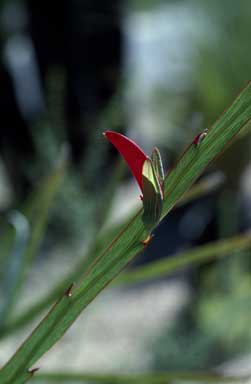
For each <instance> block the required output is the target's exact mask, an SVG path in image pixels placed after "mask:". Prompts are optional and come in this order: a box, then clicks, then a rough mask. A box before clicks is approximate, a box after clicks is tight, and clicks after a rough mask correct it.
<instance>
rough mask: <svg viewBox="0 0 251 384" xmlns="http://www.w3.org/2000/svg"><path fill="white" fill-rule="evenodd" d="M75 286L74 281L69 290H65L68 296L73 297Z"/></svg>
mask: <svg viewBox="0 0 251 384" xmlns="http://www.w3.org/2000/svg"><path fill="white" fill-rule="evenodd" d="M73 286H74V283H71V285H70V286H69V288H67V290H66V291H65V296H67V297H71V296H72V288H73Z"/></svg>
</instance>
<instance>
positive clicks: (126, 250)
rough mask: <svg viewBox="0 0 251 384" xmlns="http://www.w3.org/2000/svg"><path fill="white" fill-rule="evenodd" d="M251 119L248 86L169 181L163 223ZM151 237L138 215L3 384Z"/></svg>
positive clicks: (1, 376)
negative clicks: (183, 196) (199, 177)
mask: <svg viewBox="0 0 251 384" xmlns="http://www.w3.org/2000/svg"><path fill="white" fill-rule="evenodd" d="M250 118H251V84H250V83H249V84H248V85H247V87H246V88H244V90H243V91H242V92H241V93H240V95H239V96H238V97H237V98H236V100H235V101H234V102H233V104H232V105H231V106H230V107H229V109H228V110H226V111H225V113H224V114H223V115H222V116H221V117H220V118H219V120H218V121H217V122H216V123H215V124H214V125H213V127H212V128H211V129H210V130H209V132H208V134H207V136H206V138H205V139H204V140H203V141H202V142H201V144H200V145H199V146H195V145H194V144H193V143H192V144H191V145H190V146H189V147H188V148H187V150H186V151H185V152H184V154H183V156H182V157H181V158H180V160H179V161H178V163H177V165H176V166H175V167H174V168H173V169H172V170H171V171H170V173H169V174H168V176H167V177H166V178H165V183H164V192H165V200H164V205H163V212H162V218H164V217H165V216H166V215H167V213H168V212H169V211H170V210H171V209H172V208H173V206H174V205H175V204H176V203H177V202H178V201H179V199H180V198H181V196H182V195H183V194H184V193H185V192H186V191H187V190H188V188H190V187H191V186H192V184H193V183H194V181H195V180H196V179H197V178H198V176H199V175H200V174H201V173H202V172H203V170H204V169H205V167H206V166H208V165H209V164H210V163H211V161H213V159H214V158H215V157H216V156H218V155H219V154H220V153H221V152H222V150H223V149H224V148H225V147H226V146H227V144H229V143H230V141H231V140H232V139H233V138H234V137H235V135H236V134H237V133H238V132H239V130H240V129H241V128H242V127H243V126H244V125H245V124H246V123H247V122H248V121H249V120H250ZM148 235H149V234H148V232H147V231H146V229H145V228H144V226H143V223H142V210H140V211H139V212H138V214H137V215H136V216H135V217H134V218H133V219H132V220H131V221H130V222H129V223H128V224H127V226H126V227H125V228H124V229H123V230H122V231H121V232H120V233H119V234H118V235H117V237H116V238H115V239H114V240H113V241H112V243H111V244H110V245H109V246H108V247H107V248H106V249H105V250H104V251H103V252H102V253H101V254H100V255H99V256H98V257H97V258H96V260H95V261H94V263H93V264H92V265H91V267H90V269H89V271H88V272H87V273H86V275H85V276H83V279H82V280H81V282H80V284H79V285H77V286H76V287H74V288H73V289H71V290H69V289H67V290H66V292H65V294H64V295H63V296H62V297H61V298H60V299H59V300H58V302H57V303H56V304H55V305H54V307H53V308H52V309H51V310H50V312H49V313H48V315H47V316H46V317H45V318H44V319H43V320H42V321H41V322H40V324H39V325H38V326H37V328H36V329H35V330H34V331H33V332H32V334H31V335H30V336H29V337H28V338H27V339H26V340H25V341H24V343H23V344H22V345H21V347H20V348H19V349H18V351H17V352H16V353H15V354H14V355H13V357H12V358H11V359H10V360H9V362H8V363H7V364H6V365H5V366H4V367H3V368H2V370H1V371H0V382H1V384H22V383H25V382H26V381H27V380H28V379H29V378H30V377H28V376H27V374H28V373H27V372H28V370H29V369H30V368H31V367H32V366H33V365H34V364H35V363H36V361H37V360H38V359H39V358H40V357H41V356H42V355H43V354H44V353H45V352H47V351H48V350H49V349H50V348H51V347H52V346H53V345H54V344H55V343H56V342H57V341H58V340H59V339H60V338H61V337H62V336H63V334H64V333H65V332H66V331H67V329H68V328H69V327H70V326H71V324H72V323H73V322H74V321H75V320H76V318H77V317H78V316H79V314H80V313H81V312H82V311H83V309H84V308H86V306H87V305H88V304H89V303H90V302H91V301H92V300H94V299H95V297H96V296H97V295H98V293H99V292H101V291H102V290H103V289H104V288H105V287H106V286H107V285H108V284H109V283H110V282H111V281H112V280H113V279H114V278H115V277H116V276H117V275H118V274H119V273H120V272H121V271H122V269H123V268H125V267H126V266H127V264H128V263H129V262H131V261H132V259H133V258H134V257H136V256H137V255H138V254H139V253H140V252H142V250H143V249H144V248H145V246H146V244H143V243H142V241H143V240H145V239H146V238H147V237H148ZM66 288H67V287H66Z"/></svg>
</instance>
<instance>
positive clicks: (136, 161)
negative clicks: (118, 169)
mask: <svg viewBox="0 0 251 384" xmlns="http://www.w3.org/2000/svg"><path fill="white" fill-rule="evenodd" d="M104 135H105V136H106V137H107V139H108V140H109V141H110V142H111V143H112V144H113V145H114V146H115V147H116V148H117V150H118V151H119V152H120V154H121V155H122V156H123V158H124V159H125V161H126V162H127V164H128V166H129V168H130V170H131V172H132V174H133V176H134V177H135V179H136V180H137V182H138V184H139V187H140V189H141V191H142V169H143V164H144V162H145V160H146V159H147V158H148V157H147V156H146V154H145V153H144V152H143V151H142V149H141V148H140V147H139V146H138V145H137V144H136V143H134V141H132V140H130V139H128V137H126V136H124V135H121V134H120V133H117V132H113V131H105V132H104Z"/></svg>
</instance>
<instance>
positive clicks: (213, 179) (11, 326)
mask: <svg viewBox="0 0 251 384" xmlns="http://www.w3.org/2000/svg"><path fill="white" fill-rule="evenodd" d="M223 181H224V177H223V175H222V174H220V173H216V174H213V175H210V176H207V177H206V178H203V180H201V181H199V182H198V183H196V184H195V185H194V186H193V187H192V188H191V189H190V190H189V191H187V192H186V193H185V194H184V195H183V196H182V197H181V199H180V200H179V203H178V205H177V206H180V205H182V204H187V203H189V202H191V201H192V200H194V199H197V198H199V197H201V196H204V195H205V194H207V193H211V192H213V191H214V190H215V189H216V188H218V187H219V186H220V185H221V184H222V183H223ZM126 221H128V220H125V221H124V222H123V223H122V224H119V225H115V226H114V227H112V228H110V229H107V230H106V231H104V233H103V234H101V236H98V237H97V238H96V239H94V244H93V246H92V247H91V249H89V251H88V252H87V254H85V255H83V257H82V258H81V261H80V262H79V263H77V264H76V265H74V267H73V268H72V270H71V271H70V272H69V273H68V274H67V276H65V277H64V278H63V280H62V281H60V282H59V283H58V284H56V285H55V286H54V287H52V288H51V290H50V291H49V292H48V293H46V294H45V295H44V296H43V297H42V298H38V299H37V300H36V302H35V303H34V304H31V305H30V306H29V307H28V308H27V309H26V310H25V311H24V312H22V313H21V314H20V315H18V317H16V318H14V319H10V320H9V322H8V324H6V325H5V328H4V329H3V330H2V333H1V337H4V336H7V335H8V334H9V333H10V332H13V331H16V330H18V329H20V328H21V327H23V326H24V325H26V324H28V323H29V322H30V321H32V320H33V319H34V318H36V317H37V316H38V315H39V314H40V313H41V312H42V311H43V310H44V309H46V308H47V307H48V306H49V305H51V304H52V303H53V302H54V301H55V300H56V298H57V297H58V296H59V295H61V294H62V293H63V291H64V289H65V287H66V286H67V285H69V284H70V283H71V282H72V281H75V282H77V281H78V280H79V278H80V277H81V276H82V275H83V274H84V272H85V270H86V269H87V267H88V265H90V263H91V261H92V260H93V258H94V255H95V254H97V253H99V249H101V248H102V247H103V246H104V244H105V243H107V244H108V243H109V242H110V241H111V240H112V239H113V238H114V237H115V235H116V234H117V233H118V232H120V231H121V230H122V228H123V227H124V226H125V223H126ZM215 246H217V244H216V245H215ZM212 252H214V251H213V250H212ZM214 254H215V257H217V254H216V253H214ZM205 260H206V259H205ZM200 262H201V263H203V262H204V258H203V259H201V261H200ZM177 268H178V267H177ZM119 280H120V279H119ZM122 280H123V276H122Z"/></svg>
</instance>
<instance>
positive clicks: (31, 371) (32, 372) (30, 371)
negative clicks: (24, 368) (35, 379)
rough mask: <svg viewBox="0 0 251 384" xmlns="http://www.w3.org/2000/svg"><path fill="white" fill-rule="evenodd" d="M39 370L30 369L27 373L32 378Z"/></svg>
mask: <svg viewBox="0 0 251 384" xmlns="http://www.w3.org/2000/svg"><path fill="white" fill-rule="evenodd" d="M39 369H40V368H38V367H37V368H32V369H29V370H28V372H29V374H30V375H31V376H33V375H34V374H35V373H36V372H37V371H38V370H39Z"/></svg>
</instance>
